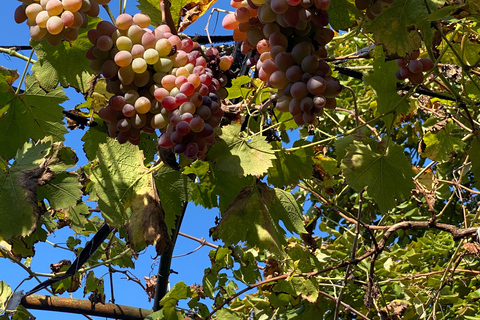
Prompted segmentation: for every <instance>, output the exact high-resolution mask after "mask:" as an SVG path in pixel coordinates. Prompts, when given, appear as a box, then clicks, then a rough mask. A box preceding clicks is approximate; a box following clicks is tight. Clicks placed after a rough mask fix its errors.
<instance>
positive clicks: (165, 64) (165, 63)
mask: <svg viewBox="0 0 480 320" xmlns="http://www.w3.org/2000/svg"><path fill="white" fill-rule="evenodd" d="M153 68H154V69H155V71H157V72H169V71H170V70H172V68H173V61H172V60H171V59H170V58H160V59H158V61H157V63H155V64H154V65H153Z"/></svg>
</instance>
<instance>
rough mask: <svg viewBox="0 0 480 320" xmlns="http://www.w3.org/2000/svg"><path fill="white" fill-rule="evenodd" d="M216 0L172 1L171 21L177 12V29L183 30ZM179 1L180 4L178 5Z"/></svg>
mask: <svg viewBox="0 0 480 320" xmlns="http://www.w3.org/2000/svg"><path fill="white" fill-rule="evenodd" d="M215 2H217V0H195V1H192V0H187V1H185V2H182V1H172V8H171V11H172V17H173V21H175V22H176V21H177V20H176V16H177V14H179V20H180V18H181V21H179V25H178V31H179V32H180V31H183V30H185V29H186V28H187V27H188V26H189V25H191V24H192V23H194V22H195V21H196V20H197V19H198V18H200V17H201V16H202V15H203V14H204V13H205V12H207V10H208V9H210V8H211V7H212V5H213V4H214V3H215ZM180 3H181V6H180Z"/></svg>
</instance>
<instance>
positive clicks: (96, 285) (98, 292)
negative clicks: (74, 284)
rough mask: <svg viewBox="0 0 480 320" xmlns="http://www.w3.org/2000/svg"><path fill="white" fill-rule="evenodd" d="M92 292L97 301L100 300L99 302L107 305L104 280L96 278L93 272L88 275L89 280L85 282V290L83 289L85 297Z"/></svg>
mask: <svg viewBox="0 0 480 320" xmlns="http://www.w3.org/2000/svg"><path fill="white" fill-rule="evenodd" d="M90 292H93V293H94V294H95V298H96V299H100V301H99V302H101V303H105V293H104V285H103V278H97V277H95V274H94V273H93V271H89V272H88V274H87V280H85V288H84V289H83V296H85V295H86V294H87V293H90Z"/></svg>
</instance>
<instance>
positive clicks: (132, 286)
mask: <svg viewBox="0 0 480 320" xmlns="http://www.w3.org/2000/svg"><path fill="white" fill-rule="evenodd" d="M3 2H4V3H2V11H1V12H0V28H1V29H0V30H2V33H1V37H0V39H1V40H0V45H1V46H19V45H28V42H29V33H28V27H27V26H26V24H24V23H23V24H20V25H18V24H16V23H15V21H14V20H13V13H14V11H15V8H16V7H17V6H18V5H19V4H20V2H18V1H14V0H7V1H3ZM127 4H128V5H127V13H130V14H132V15H133V14H135V13H136V12H138V9H137V8H136V7H135V5H136V4H137V2H136V1H133V0H128V3H127ZM213 7H214V8H222V9H230V6H229V1H227V0H218V1H217V2H216V3H215V4H214V5H213ZM111 8H112V11H113V13H114V15H118V1H117V0H112V1H111ZM209 13H210V10H209V11H208V13H207V14H206V15H205V16H203V17H202V18H200V19H199V20H198V21H197V22H195V23H194V25H193V26H191V27H189V28H188V29H187V30H186V31H185V33H186V34H188V35H195V34H200V35H204V34H205V31H204V28H205V25H206V21H207V19H208V15H209ZM223 15H224V14H220V17H219V19H218V20H217V19H216V14H214V16H213V17H212V20H211V22H210V32H211V33H212V31H213V28H214V25H215V23H217V27H216V29H215V32H214V34H216V35H218V34H228V32H227V31H226V30H222V28H221V21H222V20H221V19H222V18H223ZM101 17H102V18H105V14H104V11H103V10H102V14H101ZM21 53H22V54H24V55H26V56H28V55H29V53H30V52H29V51H23V52H21ZM0 65H1V66H4V67H6V68H10V69H17V70H18V72H19V74H21V73H22V72H23V69H24V67H25V61H23V60H21V59H18V58H15V57H10V56H8V55H6V54H0ZM67 95H68V97H69V98H70V100H68V101H66V102H65V103H64V104H63V107H64V108H65V109H72V108H73V107H74V106H75V105H77V104H79V103H81V102H83V100H82V97H81V96H80V95H79V94H77V93H76V92H75V91H74V90H72V89H68V90H67ZM83 134H84V131H82V130H79V129H77V130H75V131H72V132H70V133H69V134H67V137H66V142H65V144H66V145H68V146H71V147H72V148H73V149H75V150H76V151H77V155H78V156H79V159H80V160H79V162H78V165H80V166H81V165H84V164H86V162H87V160H86V158H85V156H84V154H83V150H82V142H81V141H80V139H81V137H82V136H83ZM217 215H218V211H217V210H205V209H203V208H201V207H195V206H194V205H193V204H189V207H188V209H187V213H186V216H185V218H184V223H183V225H182V227H181V231H182V232H184V233H187V234H190V235H192V236H195V237H197V238H201V237H204V238H205V239H207V240H208V241H211V239H210V238H209V236H208V229H209V228H210V227H212V226H214V219H215V216H217ZM70 235H72V234H71V230H67V229H66V228H65V229H62V230H58V231H56V232H55V233H54V234H52V235H50V236H49V238H48V240H49V241H50V242H52V243H56V244H64V243H65V241H66V238H67V237H68V236H70ZM79 238H80V239H81V240H82V241H83V244H84V243H85V242H86V241H88V239H87V238H85V237H82V236H80V237H79ZM218 244H219V243H218ZM198 245H199V244H198V243H197V242H195V241H192V240H189V239H186V238H184V237H181V236H179V238H178V241H177V246H176V247H175V252H174V255H181V254H184V253H187V252H190V251H192V250H193V249H195V248H197V247H198ZM210 249H211V248H208V247H203V248H201V249H200V250H198V251H197V252H195V253H193V254H191V255H188V256H186V257H179V258H174V259H173V262H172V269H173V270H175V271H176V272H178V274H172V275H171V277H170V280H171V283H172V286H173V284H175V283H177V282H179V281H184V282H185V283H186V284H187V285H190V284H193V283H201V281H202V277H203V270H204V269H205V268H206V267H207V266H209V265H210V261H209V258H208V252H209V251H210ZM153 257H155V251H154V250H153V248H150V249H148V250H146V251H145V252H143V253H142V254H141V255H140V256H139V258H138V260H137V261H136V268H135V270H133V272H134V274H135V275H136V276H137V277H138V278H140V279H141V280H142V282H143V283H145V281H144V280H143V276H149V275H152V274H156V272H157V267H158V265H157V264H156V263H155V262H154V261H153V259H152V258H153ZM74 258H75V256H74V255H73V254H72V253H71V252H69V251H66V250H62V249H58V248H56V249H55V248H53V246H52V245H50V244H47V243H39V244H37V245H36V255H35V257H34V259H32V262H31V268H32V270H33V271H35V272H43V273H49V272H50V267H49V266H50V264H51V263H56V262H58V261H59V260H61V259H70V260H73V259H74ZM157 263H158V261H157ZM0 270H2V276H0V280H4V281H6V282H7V283H8V284H9V285H10V286H12V290H13V289H14V288H15V287H16V286H17V285H19V284H20V283H21V282H22V281H23V280H24V279H26V278H27V277H28V274H27V273H26V272H25V271H24V270H22V269H21V268H20V267H19V266H17V265H15V264H13V263H11V262H10V261H8V260H6V259H0ZM95 275H96V276H97V277H99V276H103V278H104V280H105V292H106V295H107V300H108V299H110V298H111V296H110V294H109V292H110V282H109V277H108V274H107V269H106V268H103V269H100V268H99V269H96V270H95ZM123 278H124V275H123V274H114V281H113V282H114V288H115V300H116V301H115V302H116V303H119V304H125V305H131V306H136V307H141V308H151V307H152V303H149V302H148V298H147V295H146V293H145V292H144V291H143V290H142V288H141V287H140V286H139V285H138V284H136V283H134V282H132V281H127V280H125V279H123ZM36 284H37V282H36V281H35V280H28V281H25V282H24V283H23V284H22V285H21V286H20V288H19V289H23V290H25V291H28V290H30V289H31V288H33V287H34V286H35V285H36ZM81 291H82V290H79V292H77V293H74V295H73V296H74V297H77V298H83V293H82V292H81ZM39 294H48V293H47V291H45V290H43V291H40V292H39ZM63 296H68V295H67V294H64V295H63ZM32 313H33V315H34V316H36V317H37V319H64V318H65V317H66V316H68V318H69V319H86V318H85V317H83V316H81V315H74V314H70V315H67V314H64V313H58V312H48V311H38V310H32Z"/></svg>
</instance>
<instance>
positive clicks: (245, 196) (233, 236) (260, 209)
mask: <svg viewBox="0 0 480 320" xmlns="http://www.w3.org/2000/svg"><path fill="white" fill-rule="evenodd" d="M280 220H282V221H283V224H284V225H285V227H286V228H287V230H288V231H290V232H295V233H298V234H301V233H306V230H305V228H304V227H303V216H302V212H301V209H300V207H299V206H298V204H297V203H296V202H295V199H294V198H293V195H292V194H291V193H290V192H286V191H283V190H281V189H273V188H270V187H269V186H267V185H266V184H264V183H262V182H257V183H256V184H255V185H253V186H250V187H246V188H244V189H243V190H242V191H241V192H240V193H239V194H238V196H237V198H236V199H235V200H234V201H233V202H232V204H230V206H229V207H228V208H227V210H226V211H225V212H223V213H222V219H221V220H220V223H219V224H218V226H216V227H214V228H212V229H211V231H213V238H214V239H215V238H216V239H222V240H223V241H224V242H225V244H226V245H227V246H228V245H231V244H237V243H238V242H240V241H246V242H247V244H249V245H251V246H255V245H256V246H258V247H259V248H261V249H267V250H269V251H271V252H274V253H277V254H279V253H280V252H281V245H284V244H286V238H285V231H284V230H283V229H282V227H281V226H280V224H279V221H280Z"/></svg>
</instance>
